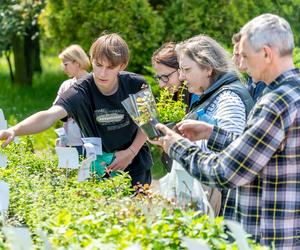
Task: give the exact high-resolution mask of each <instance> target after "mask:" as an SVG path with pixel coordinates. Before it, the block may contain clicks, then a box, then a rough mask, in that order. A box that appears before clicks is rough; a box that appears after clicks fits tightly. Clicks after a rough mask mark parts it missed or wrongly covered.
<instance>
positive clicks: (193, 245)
mask: <svg viewBox="0 0 300 250" xmlns="http://www.w3.org/2000/svg"><path fill="white" fill-rule="evenodd" d="M182 242H183V245H184V246H185V247H186V248H187V249H188V250H199V249H201V250H210V247H209V246H208V245H207V243H206V242H204V241H203V240H197V239H191V238H187V237H184V238H183V239H182Z"/></svg>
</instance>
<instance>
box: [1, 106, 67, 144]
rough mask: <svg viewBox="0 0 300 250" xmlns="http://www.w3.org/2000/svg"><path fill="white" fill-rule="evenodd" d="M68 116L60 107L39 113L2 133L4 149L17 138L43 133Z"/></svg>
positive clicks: (53, 107)
mask: <svg viewBox="0 0 300 250" xmlns="http://www.w3.org/2000/svg"><path fill="white" fill-rule="evenodd" d="M67 115H68V114H67V112H66V110H65V109H63V108H62V107H60V106H52V107H51V108H49V109H48V110H44V111H40V112H37V113H35V114H33V115H31V116H29V117H28V118H26V119H25V120H23V121H21V122H20V123H18V124H16V125H15V126H13V127H11V128H8V129H6V130H1V131H0V139H1V140H5V142H4V143H3V144H2V147H5V146H7V144H9V143H10V142H11V141H12V140H13V139H14V138H15V136H19V135H29V134H36V133H39V132H42V131H44V130H46V129H48V128H50V127H51V126H52V125H53V123H54V122H56V121H57V120H59V119H62V118H64V117H66V116H67Z"/></svg>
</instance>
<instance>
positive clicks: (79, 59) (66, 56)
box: [54, 44, 90, 155]
mask: <svg viewBox="0 0 300 250" xmlns="http://www.w3.org/2000/svg"><path fill="white" fill-rule="evenodd" d="M58 57H59V59H61V61H62V67H63V70H64V72H65V73H66V75H68V77H69V78H70V79H68V80H66V81H64V82H63V83H62V84H61V86H60V88H59V90H58V92H57V97H56V99H55V101H54V103H55V102H56V101H57V100H58V99H59V97H60V96H61V95H62V94H63V93H64V92H66V91H67V90H68V89H69V88H70V87H71V86H73V85H74V84H75V83H76V82H77V80H78V79H80V78H83V77H84V76H86V75H87V74H88V69H89V68H90V60H89V58H88V56H87V55H86V53H85V52H84V50H83V49H82V48H81V47H80V46H79V45H77V44H73V45H71V46H69V47H67V48H65V49H64V50H63V51H62V52H61V53H60V54H59V56H58ZM63 128H64V131H65V135H66V137H65V139H64V140H62V139H58V140H57V143H56V145H57V146H71V147H75V148H76V149H77V151H78V153H79V154H80V155H82V150H83V149H82V144H83V143H82V140H81V132H80V128H79V127H78V125H77V123H76V122H75V121H74V120H73V119H72V118H70V117H69V118H68V119H67V120H66V121H65V122H64V126H63Z"/></svg>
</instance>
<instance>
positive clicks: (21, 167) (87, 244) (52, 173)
mask: <svg viewBox="0 0 300 250" xmlns="http://www.w3.org/2000/svg"><path fill="white" fill-rule="evenodd" d="M5 153H6V154H7V155H8V156H9V166H8V168H6V169H1V171H0V179H1V180H4V181H6V182H7V183H8V184H9V185H10V208H9V213H8V221H7V223H8V224H9V225H15V226H20V225H22V226H27V227H29V229H30V231H31V232H32V237H33V239H34V245H35V246H36V248H37V249H40V248H42V244H43V243H42V237H41V236H40V235H41V233H40V230H43V231H44V232H45V234H46V235H47V238H48V239H49V241H50V242H51V245H52V247H53V249H82V248H85V249H126V248H127V247H129V246H131V245H132V244H138V245H139V246H141V248H142V249H184V247H183V246H182V240H181V239H182V237H189V238H198V239H202V240H204V241H205V242H206V243H208V244H209V245H210V246H211V248H212V249H237V246H236V244H235V243H230V242H229V241H228V235H227V234H225V233H224V228H223V221H222V219H221V218H218V219H215V220H210V219H209V218H208V217H207V216H202V217H201V216H199V213H196V212H193V211H183V210H180V209H179V208H176V206H175V205H174V204H172V203H170V202H168V201H166V200H164V199H162V198H161V197H160V196H157V195H153V194H152V193H151V192H149V190H147V189H140V192H139V193H136V195H132V193H133V192H132V191H133V190H132V188H130V180H129V178H128V177H127V176H126V175H122V176H118V177H115V178H112V179H109V180H106V181H101V182H97V181H95V180H90V181H88V182H82V183H78V182H77V181H76V179H77V170H73V171H70V172H69V173H67V172H66V170H65V169H58V168H57V167H56V165H57V161H56V159H51V158H49V156H37V155H35V154H33V153H31V145H30V142H29V141H22V142H21V143H20V144H18V145H11V146H10V147H9V148H8V149H6V150H5ZM66 174H67V175H68V176H66ZM5 244H7V243H6V242H5V241H4V238H3V236H1V237H0V246H1V245H2V247H4V246H5ZM253 247H254V248H256V249H259V247H255V246H253Z"/></svg>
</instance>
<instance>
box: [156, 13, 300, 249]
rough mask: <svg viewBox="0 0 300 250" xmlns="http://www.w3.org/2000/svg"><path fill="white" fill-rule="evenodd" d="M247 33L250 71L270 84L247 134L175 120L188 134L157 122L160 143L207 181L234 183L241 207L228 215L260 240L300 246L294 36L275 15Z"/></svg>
mask: <svg viewBox="0 0 300 250" xmlns="http://www.w3.org/2000/svg"><path fill="white" fill-rule="evenodd" d="M241 34H242V38H241V47H240V50H241V51H240V53H241V54H242V63H244V66H245V67H246V68H247V73H248V74H250V75H251V77H252V78H253V79H254V81H255V82H257V81H260V80H261V81H264V82H265V83H266V84H267V85H268V87H269V89H270V91H269V92H268V93H267V94H266V95H264V96H263V97H262V98H261V99H260V100H259V101H258V103H257V104H256V105H255V107H254V108H253V110H252V112H251V114H250V116H249V119H248V123H247V127H246V130H245V132H244V134H243V135H241V136H239V137H238V138H235V136H234V135H232V134H230V133H228V132H226V131H224V130H222V129H220V128H218V127H217V126H212V125H209V124H206V123H203V122H200V121H192V120H186V121H183V122H181V123H179V124H177V125H176V128H177V129H178V132H179V133H180V134H181V135H182V136H184V137H186V138H184V137H182V136H181V135H179V134H177V133H175V132H174V131H172V130H170V129H168V128H167V127H166V126H164V125H162V124H158V125H157V128H158V129H160V130H161V131H162V132H163V133H164V135H165V136H163V137H161V138H160V139H159V141H158V142H157V143H158V144H160V145H161V146H163V148H164V150H165V151H166V152H167V153H168V154H169V155H170V157H171V158H173V159H175V160H177V161H178V162H180V163H181V164H182V165H183V166H184V167H185V169H186V170H187V171H188V172H190V174H192V175H193V176H195V177H197V178H198V179H199V180H200V181H201V182H202V183H204V184H207V185H210V186H217V187H219V188H221V189H222V188H235V189H236V200H235V202H234V206H235V207H234V209H233V208H232V207H231V208H230V207H226V208H225V209H226V210H227V209H228V211H231V213H229V214H228V212H227V214H226V210H225V214H226V216H227V218H231V219H233V220H236V221H239V222H240V223H241V224H242V225H243V227H244V228H245V230H246V231H247V232H248V233H250V234H252V235H253V237H254V238H255V239H256V240H258V241H260V243H262V244H264V245H268V246H272V244H274V246H275V247H276V249H300V72H299V70H298V69H295V68H294V64H293V59H292V53H293V48H294V40H293V34H292V31H291V28H290V25H289V24H288V22H287V21H286V20H284V19H283V18H281V17H278V16H276V15H271V14H264V15H261V16H258V17H256V18H254V19H253V20H251V21H250V22H249V23H247V24H246V25H245V26H244V27H243V28H242V29H241ZM187 138H188V139H187ZM199 139H208V146H209V147H210V148H211V149H213V150H214V151H220V152H219V153H216V154H209V153H204V152H202V151H201V150H200V149H199V148H198V147H197V145H196V144H195V143H193V142H191V141H195V140H199ZM227 205H228V204H227Z"/></svg>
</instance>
